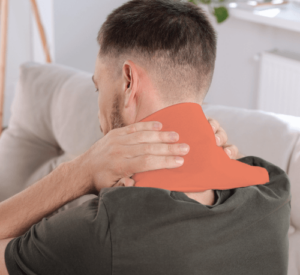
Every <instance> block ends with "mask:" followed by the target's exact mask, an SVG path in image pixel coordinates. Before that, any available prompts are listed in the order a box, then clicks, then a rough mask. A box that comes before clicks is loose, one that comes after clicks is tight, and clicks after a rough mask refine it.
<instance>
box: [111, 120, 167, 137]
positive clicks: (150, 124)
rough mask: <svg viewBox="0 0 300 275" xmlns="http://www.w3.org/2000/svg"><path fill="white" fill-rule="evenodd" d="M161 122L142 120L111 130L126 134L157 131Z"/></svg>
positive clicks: (118, 133)
mask: <svg viewBox="0 0 300 275" xmlns="http://www.w3.org/2000/svg"><path fill="white" fill-rule="evenodd" d="M161 128H162V124H161V122H159V121H143V122H137V123H134V124H130V125H127V126H125V127H121V128H118V129H114V130H112V131H113V132H114V133H116V134H117V135H128V134H132V133H136V132H140V131H151V130H152V131H155V130H156V131H159V130H160V129H161Z"/></svg>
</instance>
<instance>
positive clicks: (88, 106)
mask: <svg viewBox="0 0 300 275" xmlns="http://www.w3.org/2000/svg"><path fill="white" fill-rule="evenodd" d="M91 77H92V74H88V73H85V72H81V71H78V70H75V69H72V68H69V67H65V66H61V65H54V64H44V65H42V64H38V63H32V62H29V63H25V64H23V65H22V66H21V67H20V77H19V82H18V85H17V91H16V95H15V99H14V102H13V105H12V108H11V113H12V116H11V119H10V122H9V126H8V129H7V130H5V131H4V132H3V134H2V136H1V139H0V163H1V165H0V190H1V192H0V201H2V200H4V199H6V198H8V197H10V196H12V195H14V194H16V193H17V192H20V191H21V190H23V189H24V188H25V187H26V186H28V185H30V184H32V183H34V182H36V181H37V180H39V179H41V178H42V177H44V176H45V175H47V174H48V173H49V172H51V171H52V170H53V169H54V168H55V167H57V166H58V165H59V164H60V163H62V162H64V161H68V160H71V159H73V158H75V157H76V156H77V155H79V154H82V153H83V152H85V151H86V150H87V149H88V148H90V147H91V145H92V144H93V143H94V142H95V141H97V140H98V139H99V138H101V137H102V136H103V134H102V133H101V132H100V128H99V122H98V117H97V113H98V102H97V99H98V98H97V93H95V88H94V84H93V83H92V78H91ZM69 205H71V204H69ZM62 209H64V208H62Z"/></svg>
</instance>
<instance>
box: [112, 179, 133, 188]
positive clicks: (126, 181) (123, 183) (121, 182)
mask: <svg viewBox="0 0 300 275" xmlns="http://www.w3.org/2000/svg"><path fill="white" fill-rule="evenodd" d="M134 184H135V181H134V180H133V179H131V178H127V177H126V178H121V179H120V180H119V181H118V182H117V183H116V184H114V185H113V187H115V186H124V187H130V186H134Z"/></svg>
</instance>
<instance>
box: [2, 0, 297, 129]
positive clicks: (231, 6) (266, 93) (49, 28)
mask: <svg viewBox="0 0 300 275" xmlns="http://www.w3.org/2000/svg"><path fill="white" fill-rule="evenodd" d="M124 2H126V1H125V0H85V1H82V0H37V5H38V9H39V13H40V16H41V20H42V24H43V27H44V30H45V33H46V37H47V44H48V47H49V50H50V55H51V58H52V61H53V62H54V63H59V64H62V65H66V66H70V67H74V68H77V69H80V70H83V71H87V72H91V73H92V72H93V70H94V63H95V57H96V54H97V51H98V45H97V42H96V36H97V32H98V30H99V28H100V26H101V24H102V23H103V22H104V20H105V18H106V16H107V15H108V14H109V13H110V12H111V11H112V10H113V9H115V8H117V7H118V6H120V5H121V4H122V3H124ZM225 4H226V7H227V8H228V12H229V17H228V18H227V19H226V20H225V21H224V22H222V23H217V21H216V17H215V16H213V15H211V14H210V17H211V21H212V22H213V24H214V26H215V28H216V30H217V33H218V51H217V61H216V68H215V74H214V78H213V83H212V85H211V89H210V92H209V93H208V95H207V98H206V102H208V103H213V104H220V105H226V106H232V107H241V108H246V109H261V110H266V111H271V112H276V113H283V114H290V115H295V116H300V108H298V106H299V103H300V80H299V79H300V2H297V1H293V2H288V3H286V2H278V1H277V2H273V4H272V5H271V4H269V5H267V4H264V3H259V2H255V1H248V2H245V1H244V2H232V3H230V2H226V3H225ZM200 5H202V6H203V7H204V9H206V10H208V8H209V6H208V5H205V4H200ZM7 39H8V40H7V41H8V42H7V55H6V56H7V62H6V78H5V79H6V81H5V97H4V100H5V103H4V119H3V126H7V125H8V121H9V118H10V106H11V103H12V101H13V98H14V93H15V85H16V83H17V80H18V74H19V66H20V64H22V63H24V62H26V61H36V62H42V63H43V62H45V54H44V52H43V48H42V43H41V39H40V36H39V33H38V29H37V24H36V20H35V18H34V15H33V11H32V6H31V2H30V1H29V0H28V1H26V0H9V9H8V37H7ZM276 93H277V94H276ZM283 95H284V99H283V97H282V96H283ZM275 97H276V100H274V98H275ZM298 109H299V110H298Z"/></svg>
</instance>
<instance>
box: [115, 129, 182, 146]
mask: <svg viewBox="0 0 300 275" xmlns="http://www.w3.org/2000/svg"><path fill="white" fill-rule="evenodd" d="M119 139H120V140H122V143H123V144H141V143H160V142H176V141H178V140H179V135H178V133H176V132H173V131H161V132H160V131H151V130H149V131H139V132H134V133H131V134H128V135H123V136H119Z"/></svg>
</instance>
